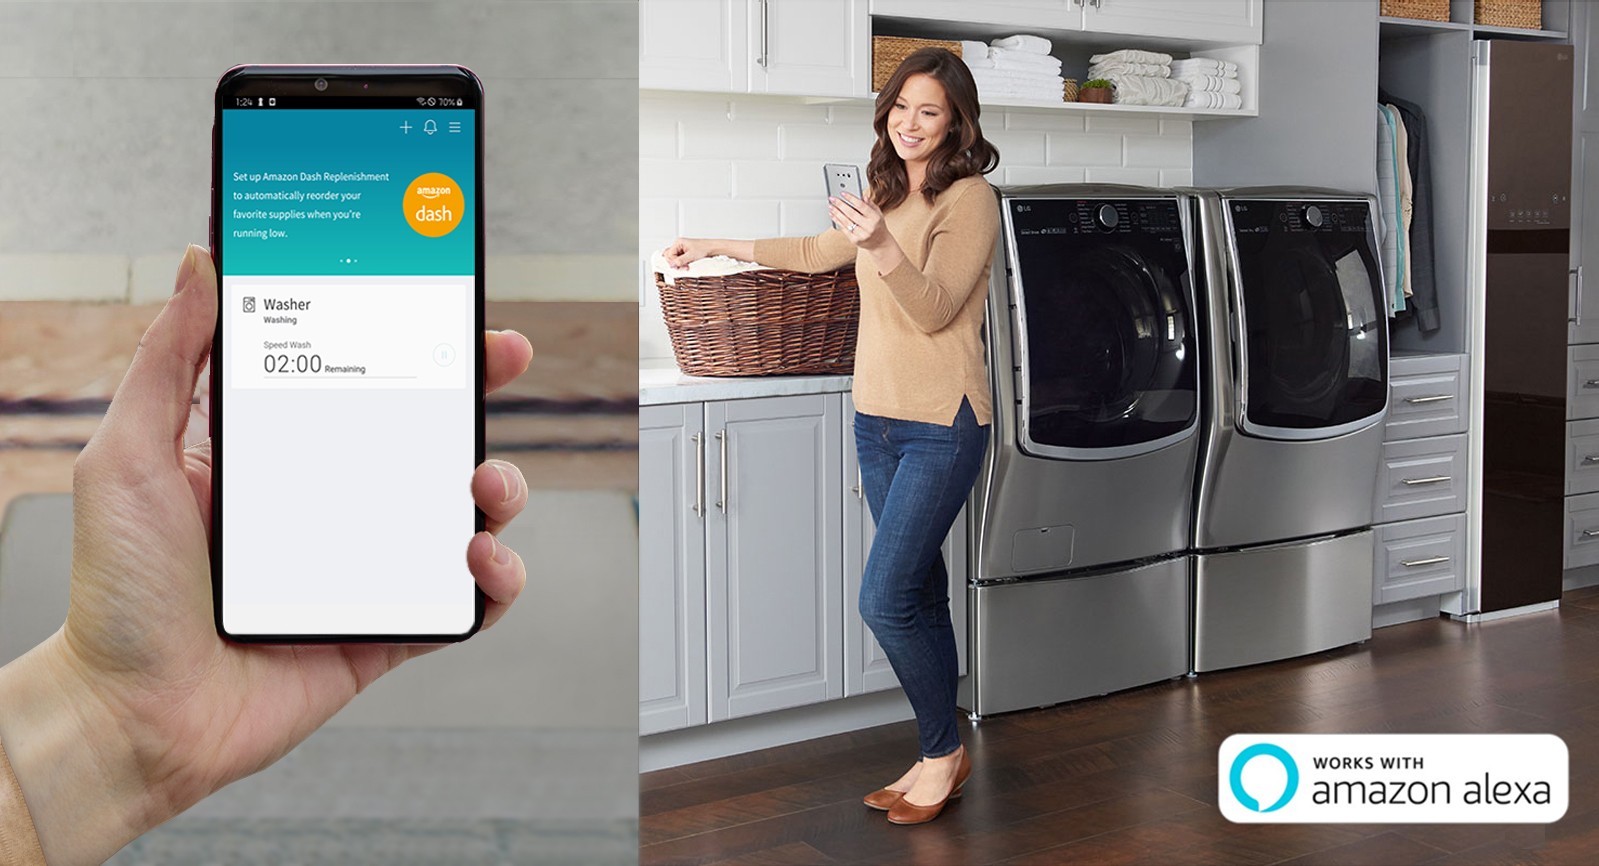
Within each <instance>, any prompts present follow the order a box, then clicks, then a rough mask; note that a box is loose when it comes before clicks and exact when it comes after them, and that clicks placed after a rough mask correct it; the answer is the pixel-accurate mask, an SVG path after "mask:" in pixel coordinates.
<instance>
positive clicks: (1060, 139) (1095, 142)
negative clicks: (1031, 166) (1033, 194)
mask: <svg viewBox="0 0 1599 866" xmlns="http://www.w3.org/2000/svg"><path fill="white" fill-rule="evenodd" d="M1046 163H1047V164H1048V165H1080V166H1092V165H1121V164H1122V137H1121V136H1119V135H1081V134H1078V135H1067V134H1062V133H1050V135H1049V153H1048V159H1047V160H1046Z"/></svg>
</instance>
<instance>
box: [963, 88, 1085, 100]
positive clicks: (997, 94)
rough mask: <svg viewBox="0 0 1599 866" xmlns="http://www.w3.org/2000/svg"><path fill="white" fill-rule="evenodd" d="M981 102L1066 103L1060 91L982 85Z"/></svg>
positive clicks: (979, 94) (978, 93) (978, 90)
mask: <svg viewBox="0 0 1599 866" xmlns="http://www.w3.org/2000/svg"><path fill="white" fill-rule="evenodd" d="M977 100H978V101H979V102H1015V101H1017V100H1022V101H1027V102H1051V103H1061V102H1065V101H1066V100H1065V94H1064V93H1062V92H1061V91H1060V90H1044V89H1040V88H1032V87H989V86H986V85H980V86H979V87H978V88H977Z"/></svg>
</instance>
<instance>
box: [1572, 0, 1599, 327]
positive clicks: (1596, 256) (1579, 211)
mask: <svg viewBox="0 0 1599 866" xmlns="http://www.w3.org/2000/svg"><path fill="white" fill-rule="evenodd" d="M1596 17H1599V16H1596ZM1572 150H1573V151H1574V159H1573V162H1575V163H1576V164H1575V165H1574V166H1573V168H1574V169H1575V173H1574V174H1573V175H1572V177H1571V185H1572V187H1573V189H1574V190H1575V192H1576V195H1575V197H1574V198H1575V200H1574V201H1573V202H1572V208H1571V221H1572V226H1571V256H1572V262H1571V267H1572V270H1574V271H1577V273H1576V274H1574V275H1573V277H1574V278H1573V279H1572V281H1571V292H1572V298H1571V307H1572V316H1571V319H1572V321H1571V322H1570V324H1569V325H1568V330H1567V334H1566V342H1567V343H1568V344H1570V345H1580V344H1583V343H1599V284H1594V283H1593V282H1592V280H1594V279H1596V278H1599V132H1593V133H1590V132H1579V133H1577V138H1576V141H1573V142H1572ZM1589 259H1592V260H1593V261H1589Z"/></svg>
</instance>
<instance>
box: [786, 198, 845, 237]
mask: <svg viewBox="0 0 1599 866" xmlns="http://www.w3.org/2000/svg"><path fill="white" fill-rule="evenodd" d="M782 213H783V223H782V225H781V226H780V227H779V232H778V234H779V235H781V236H783V237H799V236H802V235H818V234H821V233H822V232H825V231H827V230H828V229H830V228H832V227H833V221H832V219H830V218H829V217H828V215H827V201H826V199H824V198H823V197H822V196H820V195H818V196H816V197H815V198H814V199H805V200H801V201H785V202H783V208H782Z"/></svg>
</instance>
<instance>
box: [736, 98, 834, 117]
mask: <svg viewBox="0 0 1599 866" xmlns="http://www.w3.org/2000/svg"><path fill="white" fill-rule="evenodd" d="M732 117H733V119H734V120H736V121H738V122H740V123H744V122H747V121H754V120H764V121H768V122H771V123H827V118H828V106H826V105H796V104H795V103H794V102H793V101H792V100H789V99H780V100H767V99H759V98H756V99H746V98H744V97H740V98H739V99H737V100H735V101H734V102H733V110H732Z"/></svg>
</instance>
